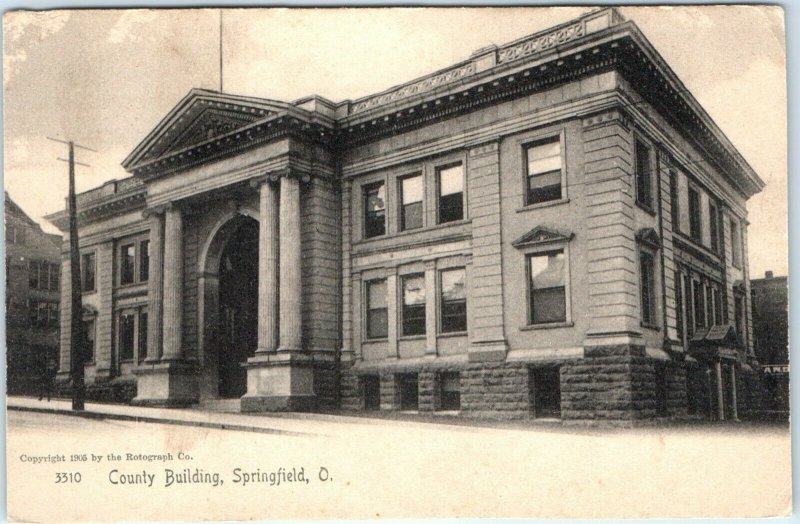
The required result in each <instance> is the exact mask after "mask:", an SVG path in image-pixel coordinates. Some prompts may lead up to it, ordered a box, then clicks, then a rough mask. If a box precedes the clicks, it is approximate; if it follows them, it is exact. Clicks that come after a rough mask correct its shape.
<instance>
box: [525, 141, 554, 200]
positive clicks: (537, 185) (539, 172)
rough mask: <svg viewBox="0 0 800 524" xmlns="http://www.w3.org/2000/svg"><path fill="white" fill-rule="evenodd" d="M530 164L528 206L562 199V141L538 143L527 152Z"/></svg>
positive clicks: (528, 148) (529, 147)
mask: <svg viewBox="0 0 800 524" xmlns="http://www.w3.org/2000/svg"><path fill="white" fill-rule="evenodd" d="M525 153H526V157H527V164H528V177H527V179H528V195H527V204H528V205H531V204H539V203H542V202H550V201H551V200H559V199H561V178H562V176H561V175H562V169H563V167H562V164H561V140H560V138H559V137H555V138H550V139H547V140H544V141H541V142H537V143H535V144H532V145H530V146H528V147H527V149H526V150H525Z"/></svg>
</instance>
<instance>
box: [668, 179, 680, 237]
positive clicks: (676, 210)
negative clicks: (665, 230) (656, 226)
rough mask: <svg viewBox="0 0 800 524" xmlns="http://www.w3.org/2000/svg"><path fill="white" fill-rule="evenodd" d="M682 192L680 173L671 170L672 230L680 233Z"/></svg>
mask: <svg viewBox="0 0 800 524" xmlns="http://www.w3.org/2000/svg"><path fill="white" fill-rule="evenodd" d="M679 195H680V192H679V189H678V173H676V172H675V171H672V170H670V172H669V199H670V205H671V207H670V211H671V213H670V216H671V217H672V230H673V231H680V229H681V228H680V221H681V206H680V201H679V199H680V196H679Z"/></svg>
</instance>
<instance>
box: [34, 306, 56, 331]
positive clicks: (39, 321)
mask: <svg viewBox="0 0 800 524" xmlns="http://www.w3.org/2000/svg"><path fill="white" fill-rule="evenodd" d="M28 316H29V319H30V325H31V327H32V328H43V329H53V328H57V327H58V303H57V302H45V301H41V300H30V301H28Z"/></svg>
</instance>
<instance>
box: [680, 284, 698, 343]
mask: <svg viewBox="0 0 800 524" xmlns="http://www.w3.org/2000/svg"><path fill="white" fill-rule="evenodd" d="M683 289H684V290H685V292H686V295H685V296H686V307H685V310H686V336H687V337H688V338H691V336H692V335H693V334H694V325H695V322H694V295H693V294H692V293H693V292H692V279H691V278H690V277H689V275H683Z"/></svg>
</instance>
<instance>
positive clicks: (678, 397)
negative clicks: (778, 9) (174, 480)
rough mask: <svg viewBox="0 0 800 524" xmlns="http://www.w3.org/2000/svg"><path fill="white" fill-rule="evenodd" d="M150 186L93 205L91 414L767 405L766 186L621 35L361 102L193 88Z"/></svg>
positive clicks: (596, 23) (500, 52)
mask: <svg viewBox="0 0 800 524" xmlns="http://www.w3.org/2000/svg"><path fill="white" fill-rule="evenodd" d="M123 166H124V167H125V168H126V169H127V170H128V171H129V172H130V173H131V175H132V177H130V178H127V179H123V180H117V181H111V182H108V183H106V184H104V185H103V186H102V187H100V188H97V189H95V190H92V191H89V192H86V193H84V194H82V195H80V196H79V207H80V216H79V219H80V235H81V238H80V242H81V252H82V262H83V264H84V265H82V268H81V271H82V272H83V273H84V274H86V275H91V278H90V281H91V286H89V285H88V284H87V283H86V279H84V288H85V290H84V304H85V310H84V311H82V312H81V314H82V316H83V318H84V320H85V321H86V322H87V326H89V327H90V332H91V338H92V340H93V345H92V346H91V351H92V359H91V362H90V363H89V364H88V365H87V367H86V376H87V378H88V382H89V384H91V386H90V388H101V387H106V386H107V385H108V384H112V383H114V384H119V385H120V387H122V385H123V384H128V385H132V384H134V383H135V385H136V394H135V395H136V396H135V398H133V399H132V401H133V402H134V403H138V404H145V405H184V404H191V403H195V402H198V400H205V399H215V398H220V397H241V409H242V410H244V411H257V410H287V409H288V410H313V409H326V408H335V407H341V408H343V409H346V410H371V409H380V410H418V411H421V412H437V411H445V412H453V411H457V412H460V413H461V414H462V415H465V416H487V417H498V416H499V417H516V418H520V417H529V416H532V417H559V416H560V417H561V418H562V419H565V420H570V421H594V420H606V421H610V422H616V423H621V424H629V423H632V422H633V421H636V420H649V419H654V418H655V417H661V416H665V417H666V416H670V417H682V416H686V415H688V414H698V415H700V414H707V415H709V416H713V417H720V418H723V417H731V418H735V417H736V416H737V415H738V412H737V408H738V411H742V410H747V409H750V407H751V405H752V399H751V397H752V395H751V394H750V391H751V390H752V385H753V384H752V382H753V381H754V380H756V379H757V375H756V373H755V372H754V369H753V367H752V360H753V350H752V348H753V344H752V330H751V328H750V324H751V320H750V318H751V316H750V315H751V304H750V293H749V279H748V272H747V271H748V270H747V213H746V209H745V202H746V200H747V199H748V198H749V197H750V196H752V195H753V194H755V193H756V192H758V191H760V190H761V189H762V188H763V182H762V181H761V179H760V178H759V177H758V175H757V174H756V173H755V172H754V171H753V169H752V168H751V167H750V166H749V165H748V164H747V162H746V161H745V160H744V159H743V158H742V156H741V155H740V154H739V153H738V152H737V151H736V149H735V148H734V147H733V145H732V144H731V143H730V141H729V140H728V139H727V138H726V137H725V135H724V134H723V133H722V131H721V130H720V129H719V128H718V127H717V126H716V125H715V124H714V122H713V121H712V120H711V119H710V117H709V116H708V114H707V113H706V112H705V111H704V110H703V109H702V108H701V107H700V105H699V104H698V102H697V101H696V100H695V99H694V97H693V96H692V95H691V94H690V93H689V92H688V91H687V89H686V87H685V86H684V85H683V84H682V83H681V81H680V80H679V79H678V78H677V76H676V75H675V73H673V71H672V70H671V69H670V68H669V66H668V65H667V64H666V63H665V62H664V60H663V58H662V57H661V56H660V55H659V54H658V52H657V51H656V50H655V49H654V48H653V47H652V45H651V44H650V43H649V42H648V41H647V39H646V38H645V37H644V35H643V34H642V33H641V32H640V30H639V29H638V28H637V27H636V25H635V24H634V23H632V22H630V21H626V20H624V19H623V18H622V17H621V15H620V14H619V13H618V12H617V11H616V10H614V9H610V8H608V9H600V10H596V11H592V12H590V13H587V14H586V15H584V16H582V17H580V18H578V19H575V20H573V21H570V22H568V23H565V24H562V25H559V26H557V27H553V28H551V29H548V30H546V31H542V32H540V33H536V34H533V35H530V36H528V37H525V38H522V39H520V40H517V41H515V42H511V43H509V44H506V45H503V46H499V47H498V46H489V47H485V48H482V49H478V50H477V51H475V52H474V53H473V54H472V55H471V56H470V57H468V58H467V59H465V60H464V61H462V62H460V63H458V64H455V65H453V66H452V67H448V68H446V69H443V70H440V71H437V72H435V73H432V74H430V75H428V76H426V77H423V78H418V79H416V80H413V81H411V82H409V83H407V84H403V85H401V86H398V87H394V88H392V89H389V90H387V91H384V92H382V93H378V94H375V95H373V96H368V97H365V98H362V99H358V100H354V101H351V100H346V101H343V102H339V103H334V102H331V101H329V100H326V99H324V98H321V97H319V96H310V97H306V98H301V99H299V100H296V101H294V102H280V101H274V100H266V99H261V98H253V97H245V96H235V95H231V94H227V93H218V92H212V91H206V90H192V91H191V92H190V93H189V94H188V95H187V96H186V97H185V98H184V99H183V100H181V101H180V102H179V103H178V105H177V106H175V108H174V109H173V110H172V111H171V112H170V113H169V114H167V115H166V116H165V117H164V119H163V120H162V121H161V122H160V123H159V124H158V126H157V127H156V128H155V129H154V130H153V131H152V132H151V133H150V134H149V135H148V136H147V137H146V138H145V139H144V140H143V141H142V142H141V143H140V144H139V145H138V146H137V147H136V148H135V149H134V151H133V152H132V153H131V154H130V155H129V156H128V157H127V158H126V159H125V160H124V162H123ZM52 220H53V221H54V222H55V223H56V224H58V225H59V227H61V228H62V229H65V227H66V214H65V213H64V212H59V213H56V214H54V215H53V216H52ZM70 271H71V268H70V267H69V261H68V260H67V259H66V258H64V260H63V273H64V275H65V278H64V279H63V281H64V282H65V283H67V282H69V278H68V275H69V272H70ZM63 292H64V293H65V294H66V293H67V292H68V289H67V288H66V287H65V288H64V291H63ZM63 302H64V303H65V304H67V303H68V301H63ZM71 314H73V312H71V311H70V310H69V308H68V307H64V308H62V326H68V325H69V319H70V315H71ZM68 337H69V329H62V352H61V369H62V370H67V369H69V354H68V352H67V351H66V348H67V347H68V346H69V340H68ZM104 384H105V385H106V386H103V385H104ZM129 391H130V392H131V394H133V393H132V392H133V389H130V390H129Z"/></svg>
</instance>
